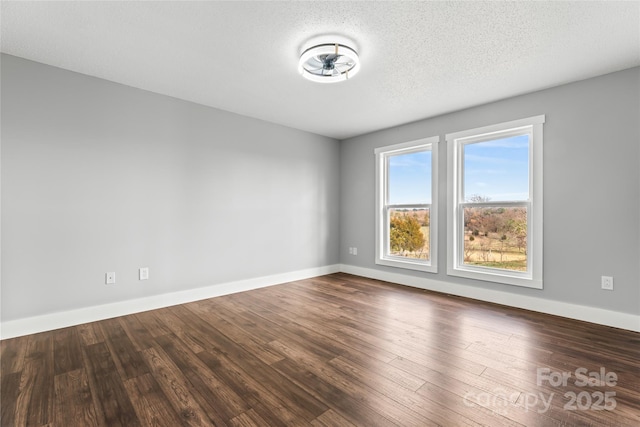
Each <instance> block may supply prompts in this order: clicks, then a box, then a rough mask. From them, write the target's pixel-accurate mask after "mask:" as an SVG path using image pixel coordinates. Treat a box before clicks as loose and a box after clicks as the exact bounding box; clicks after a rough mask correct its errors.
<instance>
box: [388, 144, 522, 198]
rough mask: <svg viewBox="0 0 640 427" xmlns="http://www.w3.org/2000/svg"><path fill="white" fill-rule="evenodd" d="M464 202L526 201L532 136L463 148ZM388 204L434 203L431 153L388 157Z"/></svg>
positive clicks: (470, 145) (467, 145)
mask: <svg viewBox="0 0 640 427" xmlns="http://www.w3.org/2000/svg"><path fill="white" fill-rule="evenodd" d="M464 182H465V187H464V199H465V200H468V198H469V197H470V196H474V195H479V196H483V197H488V198H489V200H491V201H495V202H498V201H507V200H518V201H519V200H527V198H528V194H529V137H528V135H518V136H513V137H509V138H502V139H496V140H492V141H486V142H478V143H474V144H466V145H465V146H464ZM388 202H389V204H420V203H431V151H422V152H417V153H409V154H401V155H397V156H392V157H390V158H389V201H388Z"/></svg>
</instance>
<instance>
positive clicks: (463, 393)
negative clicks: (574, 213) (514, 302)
mask: <svg viewBox="0 0 640 427" xmlns="http://www.w3.org/2000/svg"><path fill="white" fill-rule="evenodd" d="M1 346H2V360H1V362H2V363H1V366H2V368H1V369H2V370H1V387H2V390H1V398H2V401H1V407H2V426H4V427H8V426H24V425H28V426H63V427H68V426H127V427H131V426H181V425H184V426H212V425H215V426H261V427H262V426H327V427H335V426H366V427H377V426H431V425H443V426H476V425H486V426H513V425H524V426H555V425H565V426H573V425H576V426H578V425H585V426H586V425H592V426H638V425H640V365H639V360H638V359H639V356H640V334H638V333H633V332H629V331H624V330H620V329H615V328H609V327H604V326H598V325H594V324H590V323H585V322H579V321H574V320H569V319H564V318H560V317H554V316H548V315H542V314H537V313H532V312H527V311H525V310H518V309H512V308H508V307H502V306H498V305H492V304H488V303H482V302H478V301H473V300H468V299H464V298H457V297H451V296H446V295H443V294H438V293H433V292H427V291H422V290H418V289H413V288H408V287H403V286H398V285H393V284H389V283H385V282H380V281H375V280H369V279H364V278H360V277H356V276H351V275H347V274H341V273H340V274H333V275H329V276H323V277H318V278H315V279H309V280H303V281H298V282H292V283H286V284H283V285H278V286H272V287H268V288H263V289H259V290H254V291H250V292H244V293H238V294H234V295H228V296H224V297H219V298H214V299H209V300H204V301H199V302H195V303H190V304H184V305H178V306H174V307H170V308H165V309H161V310H155V311H149V312H144V313H139V314H135V315H129V316H123V317H119V318H115V319H110V320H105V321H101V322H94V323H90V324H84V325H80V326H75V327H70V328H66V329H60V330H56V331H52V332H46V333H40V334H35V335H30V336H25V337H20V338H14V339H9V340H4V341H2V342H1ZM601 369H603V370H604V371H605V372H606V374H605V375H604V377H602V376H601V375H600V373H601ZM564 372H566V373H569V375H570V376H569V377H567V378H566V379H567V380H566V381H565V383H566V384H565V383H563V382H562V378H563V377H562V373H564ZM596 373H597V374H596ZM614 376H615V377H617V379H614ZM565 377H566V374H565ZM585 378H587V379H588V381H586V380H585Z"/></svg>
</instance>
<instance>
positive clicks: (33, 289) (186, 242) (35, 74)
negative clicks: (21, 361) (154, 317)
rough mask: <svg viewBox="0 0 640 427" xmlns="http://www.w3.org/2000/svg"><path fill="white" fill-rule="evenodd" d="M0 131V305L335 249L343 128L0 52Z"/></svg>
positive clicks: (38, 310) (205, 280)
mask: <svg viewBox="0 0 640 427" xmlns="http://www.w3.org/2000/svg"><path fill="white" fill-rule="evenodd" d="M1 136H2V289H1V292H2V320H3V321H7V320H14V319H19V318H23V317H28V316H33V315H40V314H47V313H51V312H56V311H63V310H69V309H75V308H83V307H89V306H92V305H97V304H105V303H110V302H117V301H122V300H128V299H131V298H138V297H144V296H151V295H158V294H162V293H167V292H173V291H181V290H187V289H192V288H197V287H202V286H208V285H215V284H218V283H224V282H229V281H235V280H242V279H248V278H254V277H261V276H266V275H271V274H280V273H285V272H292V271H297V270H303V269H308V268H315V267H321V266H327V265H332V264H335V263H337V262H339V258H338V253H339V246H338V244H339V241H338V236H339V223H338V220H339V211H338V206H339V194H340V189H339V185H340V182H339V179H340V177H339V164H340V159H339V154H340V151H339V150H340V149H339V142H338V141H336V140H333V139H329V138H325V137H321V136H318V135H313V134H309V133H305V132H301V131H297V130H293V129H289V128H286V127H282V126H277V125H273V124H269V123H266V122H263V121H259V120H254V119H250V118H247V117H242V116H239V115H235V114H231V113H227V112H223V111H220V110H216V109H213V108H208V107H204V106H200V105H196V104H192V103H188V102H183V101H180V100H177V99H173V98H169V97H166V96H162V95H157V94H153V93H150V92H145V91H142V90H137V89H134V88H130V87H126V86H122V85H118V84H115V83H111V82H107V81H104V80H100V79H96V78H92V77H88V76H84V75H80V74H76V73H72V72H69V71H64V70H61V69H57V68H53V67H49V66H46V65H42V64H38V63H34V62H30V61H26V60H23V59H19V58H16V57H12V56H7V55H2V134H1ZM138 267H149V269H150V280H148V281H142V282H141V281H138V280H137V278H138V277H137V275H138ZM107 271H115V272H116V274H117V276H116V277H117V284H116V285H109V286H107V285H105V284H104V274H105V272H107Z"/></svg>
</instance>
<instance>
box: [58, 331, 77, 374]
mask: <svg viewBox="0 0 640 427" xmlns="http://www.w3.org/2000/svg"><path fill="white" fill-rule="evenodd" d="M53 361H54V374H55V375H59V374H64V373H67V372H71V371H75V370H78V369H81V368H82V349H81V347H80V338H79V337H78V330H77V329H76V328H64V329H58V330H57V331H54V332H53Z"/></svg>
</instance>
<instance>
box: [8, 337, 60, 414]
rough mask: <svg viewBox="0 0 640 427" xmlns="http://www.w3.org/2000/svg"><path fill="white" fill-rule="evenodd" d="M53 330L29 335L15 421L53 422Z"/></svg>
mask: <svg viewBox="0 0 640 427" xmlns="http://www.w3.org/2000/svg"><path fill="white" fill-rule="evenodd" d="M53 380H54V368H53V333H52V332H44V333H41V334H35V335H31V336H30V339H29V342H28V346H27V353H26V356H25V367H24V370H23V371H22V377H21V381H20V394H19V395H18V399H17V403H16V424H17V425H22V424H23V423H24V424H26V425H36V426H40V425H44V424H48V423H50V422H53V402H54V393H53V386H54V382H53Z"/></svg>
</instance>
